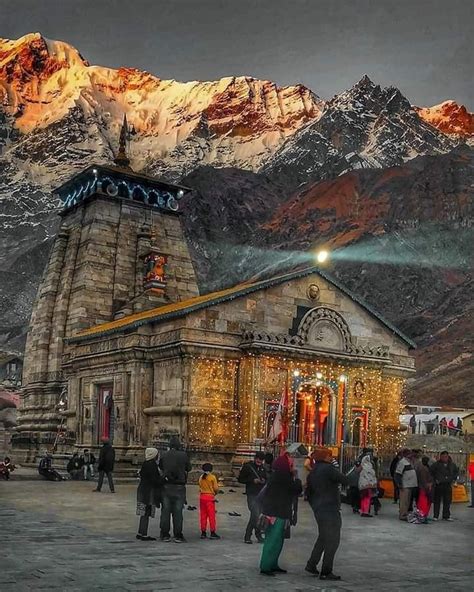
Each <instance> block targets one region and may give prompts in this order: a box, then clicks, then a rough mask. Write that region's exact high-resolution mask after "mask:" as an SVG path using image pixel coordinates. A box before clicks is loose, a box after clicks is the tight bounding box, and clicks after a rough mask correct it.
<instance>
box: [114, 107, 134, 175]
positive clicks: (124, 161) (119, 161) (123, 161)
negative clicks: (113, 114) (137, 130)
mask: <svg viewBox="0 0 474 592" xmlns="http://www.w3.org/2000/svg"><path fill="white" fill-rule="evenodd" d="M128 137H129V131H128V123H127V116H126V115H124V116H123V122H122V129H121V130H120V139H119V149H118V152H117V155H116V157H115V158H114V162H115V164H116V165H117V166H119V167H122V168H124V169H129V168H130V159H129V158H128V156H127V152H126V148H127V141H128Z"/></svg>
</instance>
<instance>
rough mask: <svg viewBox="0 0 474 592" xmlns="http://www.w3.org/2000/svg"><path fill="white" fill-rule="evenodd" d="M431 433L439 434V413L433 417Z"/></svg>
mask: <svg viewBox="0 0 474 592" xmlns="http://www.w3.org/2000/svg"><path fill="white" fill-rule="evenodd" d="M432 424H433V434H439V415H437V416H436V417H435V418H434V419H433V422H432Z"/></svg>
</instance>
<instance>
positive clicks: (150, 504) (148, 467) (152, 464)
mask: <svg viewBox="0 0 474 592" xmlns="http://www.w3.org/2000/svg"><path fill="white" fill-rule="evenodd" d="M157 460H158V450H157V449H156V448H146V449H145V461H144V463H143V464H142V467H141V469H140V472H139V476H140V483H139V484H138V489H137V516H140V522H139V525H138V533H137V536H136V538H137V539H138V540H140V541H156V538H155V537H152V536H148V524H149V521H150V518H154V517H155V513H156V508H159V507H160V503H161V493H162V488H163V484H164V479H163V477H162V475H161V473H160V470H159V469H158V463H157Z"/></svg>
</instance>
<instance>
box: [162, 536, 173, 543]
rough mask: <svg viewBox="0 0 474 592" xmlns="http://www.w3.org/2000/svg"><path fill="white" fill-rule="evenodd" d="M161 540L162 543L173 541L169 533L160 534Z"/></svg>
mask: <svg viewBox="0 0 474 592" xmlns="http://www.w3.org/2000/svg"><path fill="white" fill-rule="evenodd" d="M160 541H161V542H162V543H170V542H171V537H170V536H169V534H167V535H164V536H160Z"/></svg>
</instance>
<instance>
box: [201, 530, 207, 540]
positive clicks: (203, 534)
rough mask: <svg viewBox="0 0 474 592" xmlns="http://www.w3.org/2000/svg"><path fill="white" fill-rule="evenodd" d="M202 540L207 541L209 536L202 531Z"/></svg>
mask: <svg viewBox="0 0 474 592" xmlns="http://www.w3.org/2000/svg"><path fill="white" fill-rule="evenodd" d="M201 538H202V539H207V534H206V531H205V530H202V531H201Z"/></svg>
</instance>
